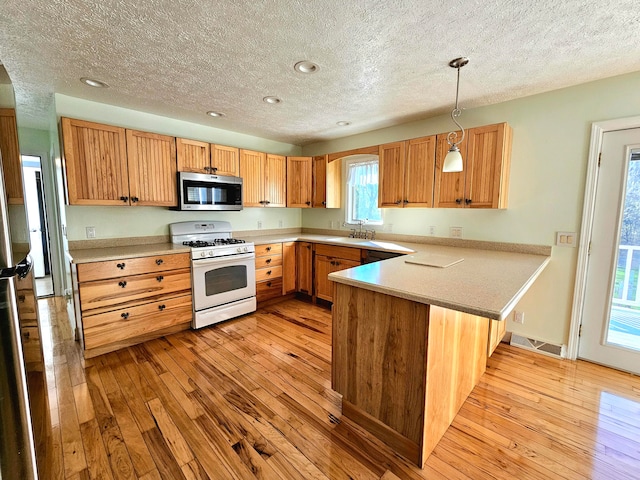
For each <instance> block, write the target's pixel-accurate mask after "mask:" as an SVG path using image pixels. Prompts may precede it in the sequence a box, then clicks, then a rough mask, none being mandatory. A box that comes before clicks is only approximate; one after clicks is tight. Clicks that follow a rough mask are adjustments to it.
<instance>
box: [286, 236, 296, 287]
mask: <svg viewBox="0 0 640 480" xmlns="http://www.w3.org/2000/svg"><path fill="white" fill-rule="evenodd" d="M296 260H297V258H296V242H284V243H283V244H282V294H283V295H287V294H289V293H294V292H295V291H296V283H297V281H296V270H297V268H296Z"/></svg>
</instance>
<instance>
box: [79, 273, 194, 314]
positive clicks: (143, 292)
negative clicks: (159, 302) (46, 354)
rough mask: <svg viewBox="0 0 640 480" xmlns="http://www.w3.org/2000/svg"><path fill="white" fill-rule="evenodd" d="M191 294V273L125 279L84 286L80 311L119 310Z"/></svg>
mask: <svg viewBox="0 0 640 480" xmlns="http://www.w3.org/2000/svg"><path fill="white" fill-rule="evenodd" d="M181 291H184V292H185V293H187V292H190V291H191V270H190V269H188V268H186V269H183V270H176V271H169V272H159V273H150V274H147V275H134V276H123V277H120V278H115V279H111V280H102V281H99V282H88V283H83V284H81V285H80V288H79V293H80V309H81V310H82V311H83V312H86V311H87V310H94V309H98V310H97V311H94V312H93V313H91V314H90V315H92V314H96V313H101V312H102V311H106V310H113V309H114V308H119V307H121V306H122V304H124V303H127V302H131V301H145V300H146V301H152V300H153V299H154V297H156V296H159V295H167V294H170V293H177V292H181Z"/></svg>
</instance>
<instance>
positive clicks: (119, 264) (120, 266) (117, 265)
mask: <svg viewBox="0 0 640 480" xmlns="http://www.w3.org/2000/svg"><path fill="white" fill-rule="evenodd" d="M116 267H118V268H119V269H120V270H124V267H125V263H118V264H116Z"/></svg>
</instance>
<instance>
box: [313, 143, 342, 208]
mask: <svg viewBox="0 0 640 480" xmlns="http://www.w3.org/2000/svg"><path fill="white" fill-rule="evenodd" d="M341 166H342V162H341V161H340V159H339V158H338V159H335V160H332V161H331V162H330V161H329V159H328V155H318V156H315V157H313V158H312V174H311V177H312V187H311V197H312V200H311V206H312V207H313V208H340V200H341V193H342V183H341V182H342V168H341Z"/></svg>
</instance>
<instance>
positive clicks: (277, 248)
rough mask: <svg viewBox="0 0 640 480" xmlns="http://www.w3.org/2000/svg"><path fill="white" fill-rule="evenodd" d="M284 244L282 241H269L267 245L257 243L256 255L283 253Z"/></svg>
mask: <svg viewBox="0 0 640 480" xmlns="http://www.w3.org/2000/svg"><path fill="white" fill-rule="evenodd" d="M281 254H282V244H281V243H268V244H266V245H256V257H263V256H265V255H281Z"/></svg>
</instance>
